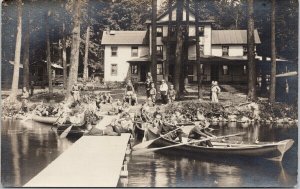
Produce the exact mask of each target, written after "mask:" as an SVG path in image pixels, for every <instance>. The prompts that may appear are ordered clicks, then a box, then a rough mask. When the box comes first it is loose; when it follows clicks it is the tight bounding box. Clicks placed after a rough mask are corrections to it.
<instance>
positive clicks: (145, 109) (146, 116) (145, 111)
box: [141, 102, 150, 122]
mask: <svg viewBox="0 0 300 189" xmlns="http://www.w3.org/2000/svg"><path fill="white" fill-rule="evenodd" d="M141 118H142V120H143V121H144V122H148V121H150V115H149V106H148V103H147V102H145V103H144V104H143V106H142V108H141Z"/></svg>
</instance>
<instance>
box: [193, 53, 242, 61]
mask: <svg viewBox="0 0 300 189" xmlns="http://www.w3.org/2000/svg"><path fill="white" fill-rule="evenodd" d="M188 58H189V60H191V61H196V56H195V55H193V56H189V57H188ZM235 60H236V61H246V60H247V57H246V56H222V57H221V56H210V55H201V56H200V61H215V62H221V61H222V62H224V61H235Z"/></svg>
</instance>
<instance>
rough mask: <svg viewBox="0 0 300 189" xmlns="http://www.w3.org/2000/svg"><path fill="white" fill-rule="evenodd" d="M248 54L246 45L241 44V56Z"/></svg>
mask: <svg viewBox="0 0 300 189" xmlns="http://www.w3.org/2000/svg"><path fill="white" fill-rule="evenodd" d="M247 54H248V48H247V47H246V46H243V56H247Z"/></svg>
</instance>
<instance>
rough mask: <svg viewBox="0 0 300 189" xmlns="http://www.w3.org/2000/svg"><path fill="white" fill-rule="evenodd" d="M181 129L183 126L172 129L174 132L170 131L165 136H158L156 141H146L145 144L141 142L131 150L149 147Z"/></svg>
mask: <svg viewBox="0 0 300 189" xmlns="http://www.w3.org/2000/svg"><path fill="white" fill-rule="evenodd" d="M182 127H183V126H181V127H178V128H176V129H174V130H172V131H170V132H168V133H166V134H164V135H161V136H159V137H158V138H156V139H153V140H148V141H146V142H142V143H140V144H138V145H135V146H134V147H133V148H132V149H133V150H138V149H143V148H147V147H148V146H150V145H151V144H152V143H153V142H154V141H156V140H157V139H160V138H162V137H164V136H167V135H168V134H170V133H172V132H174V131H176V130H178V129H181V128H182Z"/></svg>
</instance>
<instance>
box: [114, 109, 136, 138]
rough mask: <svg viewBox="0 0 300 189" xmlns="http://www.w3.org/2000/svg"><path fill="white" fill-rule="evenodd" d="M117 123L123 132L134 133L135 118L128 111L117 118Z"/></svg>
mask: <svg viewBox="0 0 300 189" xmlns="http://www.w3.org/2000/svg"><path fill="white" fill-rule="evenodd" d="M116 124H117V125H118V126H119V130H120V131H121V133H132V134H133V120H132V119H131V117H130V115H129V114H128V113H127V114H124V115H123V116H122V117H121V118H120V119H119V120H117V122H116Z"/></svg>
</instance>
